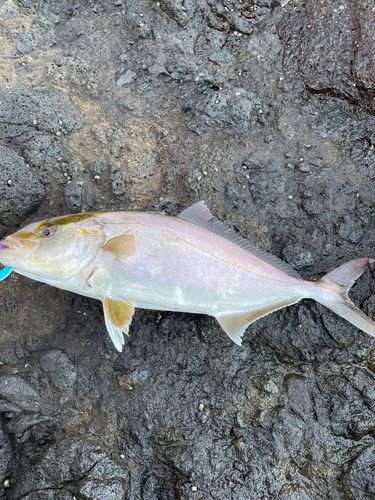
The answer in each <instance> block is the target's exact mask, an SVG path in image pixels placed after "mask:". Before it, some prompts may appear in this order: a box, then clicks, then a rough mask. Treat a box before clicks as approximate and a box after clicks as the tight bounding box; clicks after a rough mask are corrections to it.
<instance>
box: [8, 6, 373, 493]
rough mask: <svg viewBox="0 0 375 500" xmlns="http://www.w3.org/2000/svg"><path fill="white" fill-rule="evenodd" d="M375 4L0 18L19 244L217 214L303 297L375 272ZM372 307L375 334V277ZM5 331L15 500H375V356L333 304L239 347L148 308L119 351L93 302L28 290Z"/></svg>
mask: <svg viewBox="0 0 375 500" xmlns="http://www.w3.org/2000/svg"><path fill="white" fill-rule="evenodd" d="M371 5H372V4H371V2H366V1H364V0H363V1H358V2H352V1H347V2H336V1H332V2H328V1H323V2H320V3H319V5H318V4H317V3H316V2H313V1H306V2H299V3H297V2H296V3H295V2H293V1H291V2H289V3H287V4H286V5H285V1H283V2H280V1H279V0H273V1H271V0H257V1H252V0H243V1H240V2H238V1H234V0H222V1H215V2H214V1H211V0H189V1H187V0H185V1H184V2H182V1H180V0H163V1H162V0H160V2H156V1H153V0H137V1H135V0H119V1H117V0H116V1H112V0H111V1H109V0H103V1H102V2H95V1H92V0H89V1H86V0H85V1H83V0H75V1H74V2H73V1H71V0H64V1H61V2H54V1H52V0H47V1H45V2H36V1H33V0H18V1H14V2H6V3H3V4H1V5H0V37H1V44H0V45H1V46H0V54H1V67H0V71H1V75H2V78H1V80H0V148H1V149H0V151H1V155H0V156H1V159H0V162H1V166H0V190H1V200H2V201H1V204H0V223H1V225H0V233H1V234H0V236H1V237H2V236H4V235H5V234H9V233H11V232H13V231H14V230H16V229H17V228H18V227H20V226H22V225H25V224H27V223H29V222H31V221H36V220H42V219H45V218H49V217H52V216H57V215H62V214H63V213H69V212H79V211H81V210H95V211H96V210H145V211H158V212H162V213H166V214H168V215H176V214H178V213H179V212H180V211H181V210H183V209H184V208H186V207H187V206H189V205H191V204H193V203H194V202H196V201H198V200H201V199H204V200H206V203H207V205H208V206H209V207H210V209H211V210H212V212H213V213H214V214H215V215H216V216H217V217H218V218H219V219H220V220H222V221H223V222H224V223H225V224H226V225H227V226H228V227H230V228H232V229H234V230H235V231H237V232H239V233H240V234H241V235H242V236H244V237H246V238H248V239H249V240H250V241H251V242H252V243H254V244H257V245H258V246H260V247H261V248H262V249H264V250H267V251H269V252H272V253H273V254H275V255H277V256H279V257H281V258H283V259H284V260H285V261H287V262H289V263H291V264H292V266H293V267H294V268H295V269H297V270H298V271H299V272H300V273H301V274H302V275H303V277H304V278H306V279H313V278H318V277H320V276H322V275H323V274H325V273H326V272H329V271H330V270H331V269H333V268H334V267H337V266H338V265H340V264H342V263H344V262H345V261H348V260H350V259H352V258H357V257H362V256H370V257H374V252H373V248H374V243H375V224H374V223H375V196H374V192H375V173H374V172H375V155H374V147H375V133H374V130H375V117H374V113H373V111H374V108H373V98H374V93H375V92H374V91H375V86H374V75H373V71H374V67H375V65H374V30H373V21H372V19H373V16H372V14H371V12H372V11H371V8H372V7H371ZM327 33H329V36H327ZM9 180H12V183H11V184H10V185H9V184H8V181H9ZM352 297H353V300H354V301H355V302H356V303H357V304H358V305H360V307H361V308H362V309H363V310H364V311H365V312H366V314H368V315H369V316H370V317H372V318H375V274H374V270H372V271H371V272H367V273H366V274H365V275H364V276H363V277H362V278H361V279H360V280H359V282H358V283H357V284H356V285H355V286H354V287H353V290H352ZM0 314H1V326H2V328H1V330H0V332H1V333H0V363H1V364H0V412H1V415H0V498H3V499H6V500H21V499H25V498H27V499H29V500H37V499H38V500H74V499H79V500H138V499H142V500H143V499H144V500H146V499H147V500H188V499H194V500H228V499H229V498H231V499H233V500H248V499H249V498H251V500H258V499H259V500H261V499H262V500H264V499H272V500H297V499H299V500H305V499H306V500H307V499H314V500H323V499H324V500H326V499H327V500H341V499H345V500H352V499H353V500H354V499H356V500H357V499H359V500H367V499H369V498H372V497H373V496H374V495H375V479H374V478H375V475H374V449H375V439H374V435H375V434H374V433H375V378H374V373H375V346H374V342H373V340H372V339H371V338H370V337H369V336H368V335H366V334H364V333H362V332H359V331H358V330H357V329H356V328H355V327H353V326H351V325H350V324H348V323H347V322H345V321H344V320H342V319H341V318H339V317H337V316H336V315H334V314H333V313H331V312H330V311H328V310H327V309H325V308H324V307H322V306H320V305H318V304H316V303H314V302H310V301H308V300H306V301H303V302H301V303H299V304H297V305H295V306H292V307H289V308H287V309H283V310H281V311H278V312H276V313H273V314H272V315H269V316H267V317H265V318H263V319H261V320H259V321H257V322H256V323H254V324H253V325H252V326H251V327H249V329H248V331H247V333H246V334H245V338H244V346H243V347H242V348H240V347H237V346H236V345H234V344H232V343H231V341H230V340H229V339H228V338H226V336H225V334H224V333H223V332H222V331H221V330H220V328H219V326H218V324H217V323H216V321H215V320H214V319H212V318H209V317H205V316H194V315H190V314H177V313H176V314H174V313H166V312H162V313H160V314H159V313H158V312H157V311H156V312H155V311H142V310H137V312H136V315H135V318H134V320H133V323H132V327H131V335H130V337H129V339H127V343H126V347H125V349H124V352H123V353H122V354H121V355H119V354H118V353H117V351H115V349H114V348H113V346H112V344H111V341H110V340H109V338H108V335H107V333H106V331H105V326H104V321H103V315H102V310H101V304H100V303H99V302H97V301H94V300H90V299H87V298H85V297H81V296H78V295H73V294H70V293H68V292H65V291H62V290H58V289H55V288H52V287H48V286H47V285H44V284H42V283H38V282H35V281H31V280H29V279H27V278H23V277H20V276H17V275H15V274H14V273H13V274H12V275H10V277H9V278H7V280H5V281H3V282H1V286H0Z"/></svg>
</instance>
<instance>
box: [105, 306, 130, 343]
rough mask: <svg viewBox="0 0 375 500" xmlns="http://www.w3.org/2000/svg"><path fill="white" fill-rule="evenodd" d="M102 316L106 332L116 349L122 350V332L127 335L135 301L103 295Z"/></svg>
mask: <svg viewBox="0 0 375 500" xmlns="http://www.w3.org/2000/svg"><path fill="white" fill-rule="evenodd" d="M103 307H104V318H105V325H106V327H107V330H108V333H109V335H110V337H111V340H112V342H113V343H114V345H115V347H116V349H117V350H118V351H120V352H122V347H123V345H124V335H123V334H124V333H125V334H126V335H128V331H129V327H130V323H131V321H132V318H133V314H134V310H135V303H134V302H132V301H130V300H123V299H113V298H110V297H104V299H103Z"/></svg>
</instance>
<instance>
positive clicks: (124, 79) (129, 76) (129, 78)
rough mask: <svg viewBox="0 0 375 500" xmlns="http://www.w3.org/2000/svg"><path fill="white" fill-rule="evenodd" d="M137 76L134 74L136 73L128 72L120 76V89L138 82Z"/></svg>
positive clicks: (118, 81)
mask: <svg viewBox="0 0 375 500" xmlns="http://www.w3.org/2000/svg"><path fill="white" fill-rule="evenodd" d="M136 78H137V74H136V73H134V71H130V69H128V71H127V72H126V73H124V74H123V75H121V76H120V78H118V79H117V82H116V85H117V86H118V87H123V86H124V85H129V84H130V83H132V82H134V80H136Z"/></svg>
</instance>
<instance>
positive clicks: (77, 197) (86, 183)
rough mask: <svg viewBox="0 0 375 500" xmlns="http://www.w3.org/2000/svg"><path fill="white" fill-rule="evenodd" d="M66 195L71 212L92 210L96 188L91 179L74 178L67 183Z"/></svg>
mask: <svg viewBox="0 0 375 500" xmlns="http://www.w3.org/2000/svg"><path fill="white" fill-rule="evenodd" d="M64 196H65V201H66V205H67V207H68V209H69V211H70V212H71V213H74V214H75V213H80V212H82V211H84V212H90V211H91V210H92V207H93V205H94V198H95V188H94V185H93V183H92V182H91V181H90V180H89V179H84V178H82V179H80V180H77V179H74V180H73V181H71V182H70V183H69V184H67V185H66V187H65V189H64Z"/></svg>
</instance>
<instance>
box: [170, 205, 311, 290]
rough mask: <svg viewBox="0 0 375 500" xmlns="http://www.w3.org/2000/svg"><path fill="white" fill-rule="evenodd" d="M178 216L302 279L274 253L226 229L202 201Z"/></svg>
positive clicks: (293, 276)
mask: <svg viewBox="0 0 375 500" xmlns="http://www.w3.org/2000/svg"><path fill="white" fill-rule="evenodd" d="M178 217H179V218H180V219H183V220H186V221H188V222H191V223H192V224H196V225H197V226H200V227H203V228H205V229H208V230H209V231H212V232H213V233H215V234H217V235H219V236H222V237H223V238H226V239H227V240H229V241H231V242H232V243H235V244H236V245H238V246H239V247H241V248H243V249H244V250H246V251H247V252H249V253H251V254H252V255H255V257H258V259H261V260H263V261H264V262H267V263H268V264H270V265H271V266H273V267H276V269H279V271H282V272H283V273H285V274H288V275H289V276H292V278H296V279H298V280H302V279H303V278H302V276H301V275H300V274H299V273H297V271H295V270H294V269H293V268H291V267H290V266H289V265H288V264H287V263H286V262H284V261H282V260H281V259H279V258H278V257H275V256H274V255H271V254H269V253H267V252H264V251H263V250H261V249H260V248H258V247H257V246H255V245H253V244H252V243H250V241H248V240H246V239H245V238H242V236H240V235H239V234H237V233H234V232H233V231H231V230H230V229H228V228H227V227H226V226H224V224H223V223H222V222H220V221H218V220H217V219H215V217H214V216H213V215H212V213H211V212H210V211H209V209H208V208H207V207H206V205H205V204H204V201H198V203H195V204H194V205H192V206H191V207H189V208H187V209H186V210H184V211H183V212H181V213H180V214H179V215H178Z"/></svg>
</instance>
